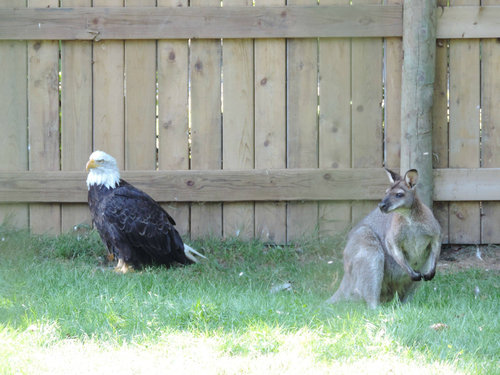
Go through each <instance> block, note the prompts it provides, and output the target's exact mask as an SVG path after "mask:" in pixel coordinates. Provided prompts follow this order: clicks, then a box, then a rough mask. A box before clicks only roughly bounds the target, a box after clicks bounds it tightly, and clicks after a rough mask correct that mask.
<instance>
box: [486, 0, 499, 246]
mask: <svg viewBox="0 0 500 375" xmlns="http://www.w3.org/2000/svg"><path fill="white" fill-rule="evenodd" d="M482 4H483V5H500V1H499V0H483V2H482ZM498 35H500V34H498ZM498 35H497V36H498ZM481 60H482V71H481V105H482V112H481V120H482V137H481V147H482V163H481V166H482V167H486V168H491V167H496V166H499V165H500V152H499V150H500V98H499V95H498V93H499V92H500V44H499V43H498V39H493V40H483V41H482V50H481ZM499 223H500V202H483V204H482V215H481V242H482V243H500V231H499V230H498V225H499Z"/></svg>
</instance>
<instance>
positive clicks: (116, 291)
mask: <svg viewBox="0 0 500 375" xmlns="http://www.w3.org/2000/svg"><path fill="white" fill-rule="evenodd" d="M0 240H1V241H0V374H82V373H89V374H109V373H110V372H111V373H120V374H167V373H168V374H170V373H174V372H175V373H177V374H184V373H185V374H301V375H304V374H333V373H335V374H337V373H338V374H343V373H345V374H352V373H357V374H363V373H365V374H387V373H393V374H405V375H406V374H419V375H422V374H495V373H496V374H498V373H500V367H499V366H500V364H499V358H500V344H499V336H500V335H499V333H500V324H499V311H500V298H499V288H500V280H499V275H500V274H499V272H498V270H494V269H493V270H487V269H484V268H482V269H479V268H472V269H458V270H455V271H450V270H446V272H444V271H443V269H442V268H441V269H440V270H438V274H437V275H436V277H435V279H434V280H433V281H431V282H426V283H423V285H422V287H421V288H420V289H419V290H418V292H417V293H416V295H415V297H414V299H413V300H412V301H411V302H409V303H407V304H404V305H401V304H400V303H398V302H393V303H389V304H385V305H382V306H381V307H379V308H378V309H376V310H369V309H367V308H366V307H365V305H364V304H362V303H344V304H339V305H335V306H331V305H328V304H326V303H325V300H326V299H327V298H328V297H329V296H330V295H331V294H332V293H333V292H334V291H335V288H336V286H337V285H338V283H339V282H340V278H341V276H342V261H341V253H342V245H343V238H337V239H335V238H334V239H330V240H328V241H322V242H320V241H318V240H309V241H304V242H303V243H302V244H300V245H295V246H288V247H279V246H274V247H269V246H265V245H264V244H262V243H260V242H251V241H246V242H245V241H240V240H237V239H227V240H214V239H211V240H205V241H198V242H195V243H193V245H194V247H195V248H197V249H198V250H200V251H202V252H204V253H205V255H207V256H208V258H209V259H208V260H207V261H204V262H202V263H200V264H196V265H192V266H188V267H173V268H170V269H166V268H154V267H152V268H147V269H144V270H142V271H140V272H133V273H130V274H125V275H119V274H116V273H114V272H113V271H112V265H111V264H108V263H107V261H106V252H105V249H104V247H103V245H102V244H101V242H100V240H99V237H98V235H97V234H96V232H94V231H90V232H86V231H83V232H82V231H80V232H79V233H74V234H66V235H62V236H59V237H51V236H43V237H40V236H30V235H28V234H26V233H23V232H14V231H8V230H5V229H2V228H1V227H0ZM496 251H497V248H495V247H492V246H491V247H487V248H484V249H483V254H485V255H487V254H488V252H490V253H495V252H496Z"/></svg>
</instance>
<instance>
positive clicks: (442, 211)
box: [432, 0, 450, 244]
mask: <svg viewBox="0 0 500 375" xmlns="http://www.w3.org/2000/svg"><path fill="white" fill-rule="evenodd" d="M447 4H448V0H438V3H437V5H438V6H439V7H445V6H447ZM448 42H449V41H448V40H442V39H441V40H437V42H436V70H435V79H434V96H433V98H434V100H433V106H432V166H433V168H448V166H449V160H448V150H449V137H448V120H449V119H448ZM434 185H435V184H434ZM449 205H450V204H449V202H434V204H433V211H434V216H436V219H437V220H438V221H439V224H440V225H441V233H442V239H443V240H442V241H443V243H444V244H447V243H449V231H450V208H449Z"/></svg>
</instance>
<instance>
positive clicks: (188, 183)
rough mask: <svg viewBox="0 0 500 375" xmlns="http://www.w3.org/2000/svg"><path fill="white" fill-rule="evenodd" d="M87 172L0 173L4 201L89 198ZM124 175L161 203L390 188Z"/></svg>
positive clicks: (304, 173)
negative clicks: (85, 184) (86, 182)
mask: <svg viewBox="0 0 500 375" xmlns="http://www.w3.org/2000/svg"><path fill="white" fill-rule="evenodd" d="M481 171H486V169H481ZM498 175H499V174H498V172H496V176H497V177H498ZM85 176H86V174H85V172H83V171H82V172H75V171H71V172H67V171H60V172H50V171H47V172H45V171H44V172H35V171H29V172H26V171H16V172H0V200H1V201H4V202H86V200H87V187H86V186H84V184H82V181H83V180H85ZM122 177H123V178H124V179H126V180H127V181H129V182H130V183H133V184H134V185H137V186H138V187H141V188H145V189H146V190H147V191H149V192H151V193H152V194H153V196H154V197H155V198H157V199H158V200H159V201H161V202H175V201H178V202H223V201H224V202H244V201H254V200H255V201H261V202H262V201H273V200H276V201H286V200H293V201H297V200H351V199H356V200H358V199H361V200H364V199H379V198H380V197H382V196H383V194H384V191H385V189H386V188H387V176H386V175H385V172H384V171H383V170H382V169H380V168H374V169H317V168H314V169H306V168H301V169H291V168H287V169H253V170H216V169H214V170H186V171H182V170H176V171H173V170H172V171H167V170H163V171H123V173H122ZM496 181H498V180H496Z"/></svg>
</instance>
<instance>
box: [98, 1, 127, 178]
mask: <svg viewBox="0 0 500 375" xmlns="http://www.w3.org/2000/svg"><path fill="white" fill-rule="evenodd" d="M93 4H94V7H121V6H123V0H94V3H93ZM93 54H94V56H93V58H94V65H93V67H94V70H93V108H94V137H93V149H94V150H103V151H105V152H107V153H108V154H110V155H112V156H113V157H115V159H116V161H117V163H118V167H119V168H120V169H123V168H124V167H125V102H124V92H123V90H124V87H123V86H124V43H123V41H121V40H101V41H98V42H94V44H93Z"/></svg>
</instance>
